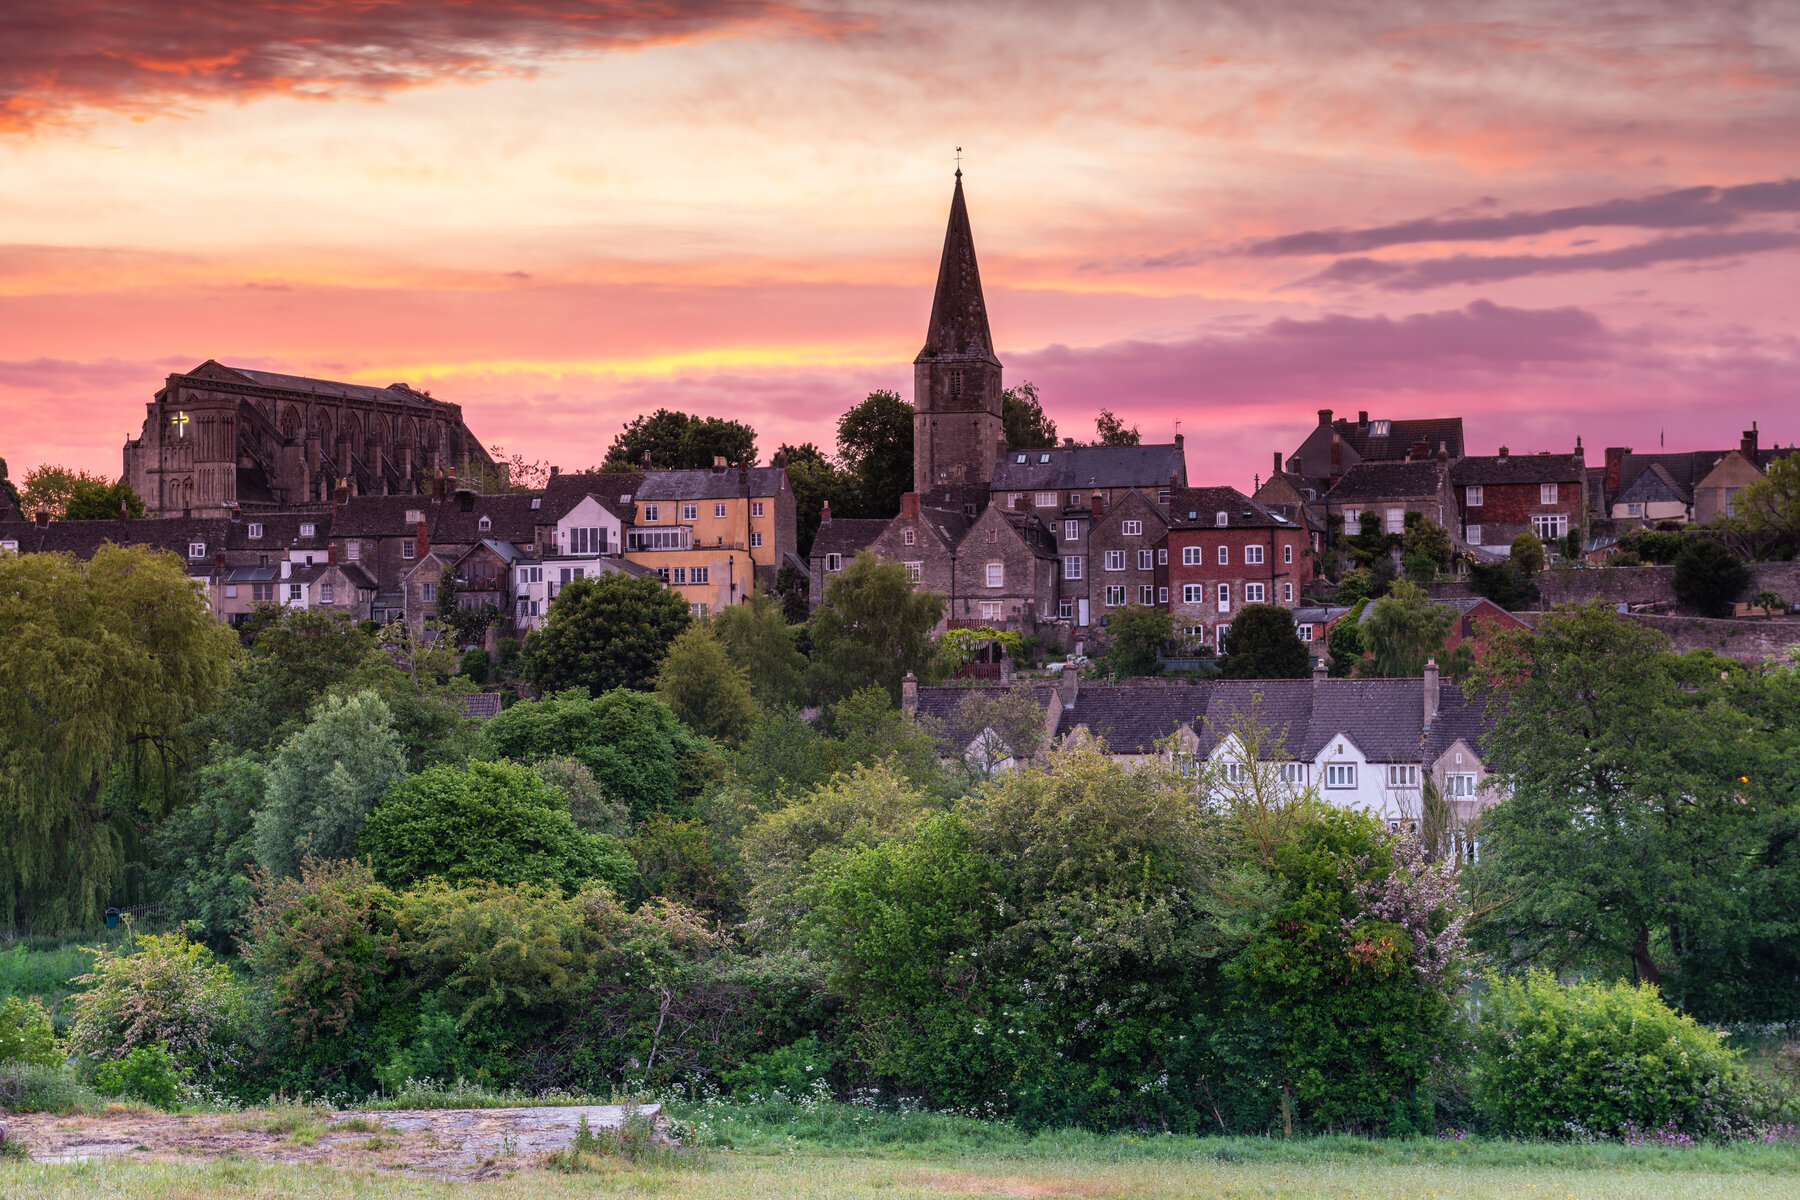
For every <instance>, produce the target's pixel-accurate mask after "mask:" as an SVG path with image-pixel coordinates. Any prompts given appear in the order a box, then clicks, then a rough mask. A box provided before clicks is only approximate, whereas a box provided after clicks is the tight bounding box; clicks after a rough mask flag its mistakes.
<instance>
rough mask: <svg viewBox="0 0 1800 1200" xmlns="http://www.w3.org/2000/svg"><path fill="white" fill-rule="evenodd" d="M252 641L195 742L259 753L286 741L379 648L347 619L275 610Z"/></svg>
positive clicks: (256, 626) (256, 627)
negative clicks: (320, 698) (327, 696)
mask: <svg viewBox="0 0 1800 1200" xmlns="http://www.w3.org/2000/svg"><path fill="white" fill-rule="evenodd" d="M402 628H403V627H402ZM248 635H249V636H250V637H251V638H252V639H253V640H252V642H251V646H250V651H249V653H248V654H247V655H245V656H244V658H243V660H242V662H241V663H240V664H239V667H238V670H237V672H236V674H234V675H233V676H232V679H231V683H230V686H229V687H227V688H226V690H225V692H224V694H223V695H222V696H220V698H219V703H218V704H217V706H216V707H214V708H213V710H212V711H211V712H209V713H207V714H205V715H204V716H202V717H201V718H200V719H199V720H197V721H196V722H195V723H194V726H193V729H192V734H193V737H194V740H195V741H197V742H200V743H202V744H205V743H210V742H220V743H223V744H224V746H225V747H226V748H228V749H230V750H236V751H243V752H256V751H262V750H264V749H266V748H268V747H269V746H270V745H272V744H274V743H276V742H279V741H281V740H282V739H284V738H286V737H287V736H288V735H289V734H291V733H292V732H294V730H296V729H298V728H300V727H301V726H302V725H304V724H305V723H306V720H307V715H306V714H307V713H308V712H309V711H310V710H311V709H312V706H313V705H314V704H316V703H317V702H318V700H319V697H321V696H323V695H324V694H325V692H326V691H327V690H329V689H331V688H332V687H335V686H337V685H339V684H342V683H344V682H345V681H347V680H349V679H350V678H351V676H352V675H354V674H355V673H356V672H357V671H358V669H359V668H360V667H362V666H363V665H364V664H365V663H366V662H367V661H368V659H369V657H370V653H371V651H372V650H374V646H375V639H374V638H372V637H371V636H370V635H369V634H367V633H365V632H364V631H363V630H362V629H360V628H358V626H357V625H356V623H355V622H353V621H352V620H351V619H350V617H349V614H347V613H343V612H331V611H327V610H324V609H310V610H308V609H292V608H270V609H268V610H266V611H264V612H263V613H260V614H258V617H257V619H255V620H254V621H252V622H251V623H250V626H249V634H248ZM376 652H377V653H379V651H376Z"/></svg>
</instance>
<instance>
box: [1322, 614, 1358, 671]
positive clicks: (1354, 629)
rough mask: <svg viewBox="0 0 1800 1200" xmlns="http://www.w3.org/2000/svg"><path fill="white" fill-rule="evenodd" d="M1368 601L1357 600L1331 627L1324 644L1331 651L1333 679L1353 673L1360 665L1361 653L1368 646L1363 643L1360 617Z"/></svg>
mask: <svg viewBox="0 0 1800 1200" xmlns="http://www.w3.org/2000/svg"><path fill="white" fill-rule="evenodd" d="M1368 603H1369V602H1368V601H1367V600H1360V601H1358V602H1357V603H1356V604H1354V605H1352V606H1351V608H1350V611H1349V612H1347V613H1345V614H1344V615H1343V616H1341V617H1339V618H1338V621H1337V624H1335V625H1333V626H1332V627H1331V637H1330V640H1328V641H1327V642H1326V643H1325V645H1326V649H1328V650H1329V651H1330V652H1331V667H1330V672H1331V677H1332V678H1333V679H1343V678H1345V677H1346V676H1350V675H1354V674H1356V672H1357V669H1358V668H1359V667H1360V666H1361V665H1362V661H1363V654H1364V652H1365V651H1366V650H1367V649H1368V647H1367V646H1366V645H1365V644H1364V638H1363V631H1362V624H1361V620H1360V618H1361V617H1362V614H1363V608H1364V606H1366V605H1367V604H1368Z"/></svg>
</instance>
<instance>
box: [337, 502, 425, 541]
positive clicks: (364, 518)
mask: <svg viewBox="0 0 1800 1200" xmlns="http://www.w3.org/2000/svg"><path fill="white" fill-rule="evenodd" d="M443 507H444V502H443V501H439V500H433V499H432V498H431V497H430V496H352V497H350V498H349V499H348V500H346V501H344V503H342V504H340V505H339V506H338V510H337V513H336V515H334V516H333V517H332V518H331V536H332V537H339V538H341V537H411V536H412V535H413V534H414V533H416V532H417V531H418V529H417V526H415V525H413V524H412V523H410V522H409V521H407V519H406V514H407V512H408V510H410V509H417V510H418V511H419V512H420V513H421V514H423V515H424V518H425V522H426V525H427V527H429V526H430V525H431V524H433V523H435V522H436V520H437V511H438V510H439V509H441V508H443ZM434 536H435V535H434Z"/></svg>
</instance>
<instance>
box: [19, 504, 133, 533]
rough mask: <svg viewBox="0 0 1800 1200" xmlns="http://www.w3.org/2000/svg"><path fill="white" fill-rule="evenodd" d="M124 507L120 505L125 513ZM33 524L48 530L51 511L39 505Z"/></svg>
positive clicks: (120, 508)
mask: <svg viewBox="0 0 1800 1200" xmlns="http://www.w3.org/2000/svg"><path fill="white" fill-rule="evenodd" d="M124 507H125V506H124V505H120V506H119V510H120V511H121V512H123V511H124ZM32 523H33V524H35V525H36V526H37V527H38V528H39V529H48V528H49V527H50V510H49V509H48V508H46V507H44V506H43V505H42V504H40V505H38V510H37V515H36V516H35V517H34V518H33V519H32Z"/></svg>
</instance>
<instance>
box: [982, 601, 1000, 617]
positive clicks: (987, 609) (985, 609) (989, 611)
mask: <svg viewBox="0 0 1800 1200" xmlns="http://www.w3.org/2000/svg"><path fill="white" fill-rule="evenodd" d="M981 619H982V620H984V621H998V620H999V619H1000V602H999V601H998V600H983V601H982V602H981Z"/></svg>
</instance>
